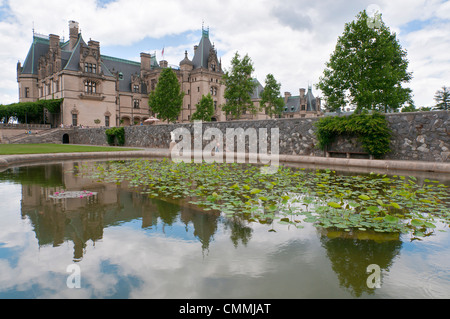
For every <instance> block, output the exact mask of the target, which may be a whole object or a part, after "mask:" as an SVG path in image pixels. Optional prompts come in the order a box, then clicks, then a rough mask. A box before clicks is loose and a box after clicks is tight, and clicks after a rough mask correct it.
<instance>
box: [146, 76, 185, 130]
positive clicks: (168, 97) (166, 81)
mask: <svg viewBox="0 0 450 319" xmlns="http://www.w3.org/2000/svg"><path fill="white" fill-rule="evenodd" d="M183 97H184V92H181V88H180V83H179V82H178V79H177V75H176V74H175V72H174V71H173V70H172V69H171V68H165V69H163V70H162V72H161V74H160V77H159V80H158V83H157V85H156V88H155V90H154V91H152V92H151V93H150V95H149V99H148V105H149V107H150V110H151V111H152V112H154V113H156V114H157V117H158V118H159V119H160V120H162V121H166V120H167V122H168V123H170V122H175V121H176V120H177V119H178V116H179V115H180V112H181V108H182V106H183Z"/></svg>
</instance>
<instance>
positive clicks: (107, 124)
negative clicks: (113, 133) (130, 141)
mask: <svg viewBox="0 0 450 319" xmlns="http://www.w3.org/2000/svg"><path fill="white" fill-rule="evenodd" d="M105 126H106V127H109V116H105Z"/></svg>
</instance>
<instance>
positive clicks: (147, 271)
mask: <svg viewBox="0 0 450 319" xmlns="http://www.w3.org/2000/svg"><path fill="white" fill-rule="evenodd" d="M93 164H94V163H93V162H90V161H86V162H63V163H55V164H46V165H31V166H24V167H16V168H10V169H7V170H5V171H3V172H1V173H0V298H3V299H4V298H183V299H184V298H202V299H203V298H219V299H222V298H273V299H276V298H287V299H289V298H449V297H450V228H449V227H448V224H446V223H441V222H438V223H436V228H433V229H432V230H431V231H430V233H429V234H427V235H426V236H422V237H420V238H418V237H412V236H411V235H409V234H402V233H386V232H381V233H380V232H375V231H372V230H370V229H367V230H364V231H361V232H357V231H355V232H348V231H347V232H346V231H344V230H342V229H338V228H337V229H336V228H334V229H328V230H326V229H324V228H320V227H314V225H313V224H312V223H302V227H296V226H295V225H293V224H292V223H283V222H277V221H275V220H273V221H271V222H263V220H261V219H255V218H243V217H242V216H240V215H230V214H225V213H223V212H220V211H217V210H205V209H204V208H202V207H199V206H198V205H195V204H192V203H190V200H189V199H186V198H182V197H179V198H172V199H170V200H168V199H164V200H163V199H162V198H161V197H158V196H152V197H149V195H148V194H146V193H143V192H139V191H137V190H136V189H135V188H134V187H131V186H130V185H129V183H126V182H122V183H115V182H111V181H101V180H98V179H96V178H90V177H87V176H83V175H80V174H77V168H79V167H82V166H83V165H87V166H89V165H93ZM425 178H427V177H426V176H419V177H417V179H418V180H421V179H425ZM436 178H438V177H436ZM440 182H441V183H443V184H444V185H446V186H448V185H450V180H449V179H447V180H445V178H441V181H440ZM73 265H75V266H76V268H71V266H73ZM370 265H376V267H378V269H379V271H380V272H379V275H378V273H377V271H376V270H375V271H374V270H371V271H368V267H369V266H370ZM73 269H77V270H78V272H76V271H75V272H74V271H73ZM75 275H76V276H75ZM378 279H379V281H377V280H378ZM77 280H79V281H77ZM76 283H79V286H77V285H74V284H76ZM374 283H377V285H374Z"/></svg>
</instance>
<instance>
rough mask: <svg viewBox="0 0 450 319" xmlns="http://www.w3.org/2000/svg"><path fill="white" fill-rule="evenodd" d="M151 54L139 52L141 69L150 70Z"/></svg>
mask: <svg viewBox="0 0 450 319" xmlns="http://www.w3.org/2000/svg"><path fill="white" fill-rule="evenodd" d="M151 58H152V57H151V55H150V54H148V53H141V70H147V71H150V70H151Z"/></svg>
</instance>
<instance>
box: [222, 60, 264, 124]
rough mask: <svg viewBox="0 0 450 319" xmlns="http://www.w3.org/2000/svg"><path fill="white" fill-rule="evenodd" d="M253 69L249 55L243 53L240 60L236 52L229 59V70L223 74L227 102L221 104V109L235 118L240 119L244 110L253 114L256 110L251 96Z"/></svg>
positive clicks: (253, 85)
mask: <svg viewBox="0 0 450 319" xmlns="http://www.w3.org/2000/svg"><path fill="white" fill-rule="evenodd" d="M253 71H254V68H253V63H252V61H251V59H250V58H249V56H248V55H245V57H243V58H242V60H241V59H240V56H239V53H238V52H236V54H235V55H234V57H233V59H232V60H231V70H230V71H227V72H225V74H224V75H223V83H224V84H225V86H226V89H225V94H224V97H225V99H226V101H227V102H226V103H225V105H224V106H222V110H223V111H224V112H225V113H226V114H227V115H231V116H232V117H233V118H235V119H240V118H241V116H242V115H243V114H245V113H246V112H250V113H253V114H255V113H256V112H257V111H258V110H257V107H256V106H255V105H254V104H253V102H252V97H251V95H252V93H253V90H254V89H255V86H256V83H255V82H254V81H253V79H252V76H251V75H252V72H253Z"/></svg>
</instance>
